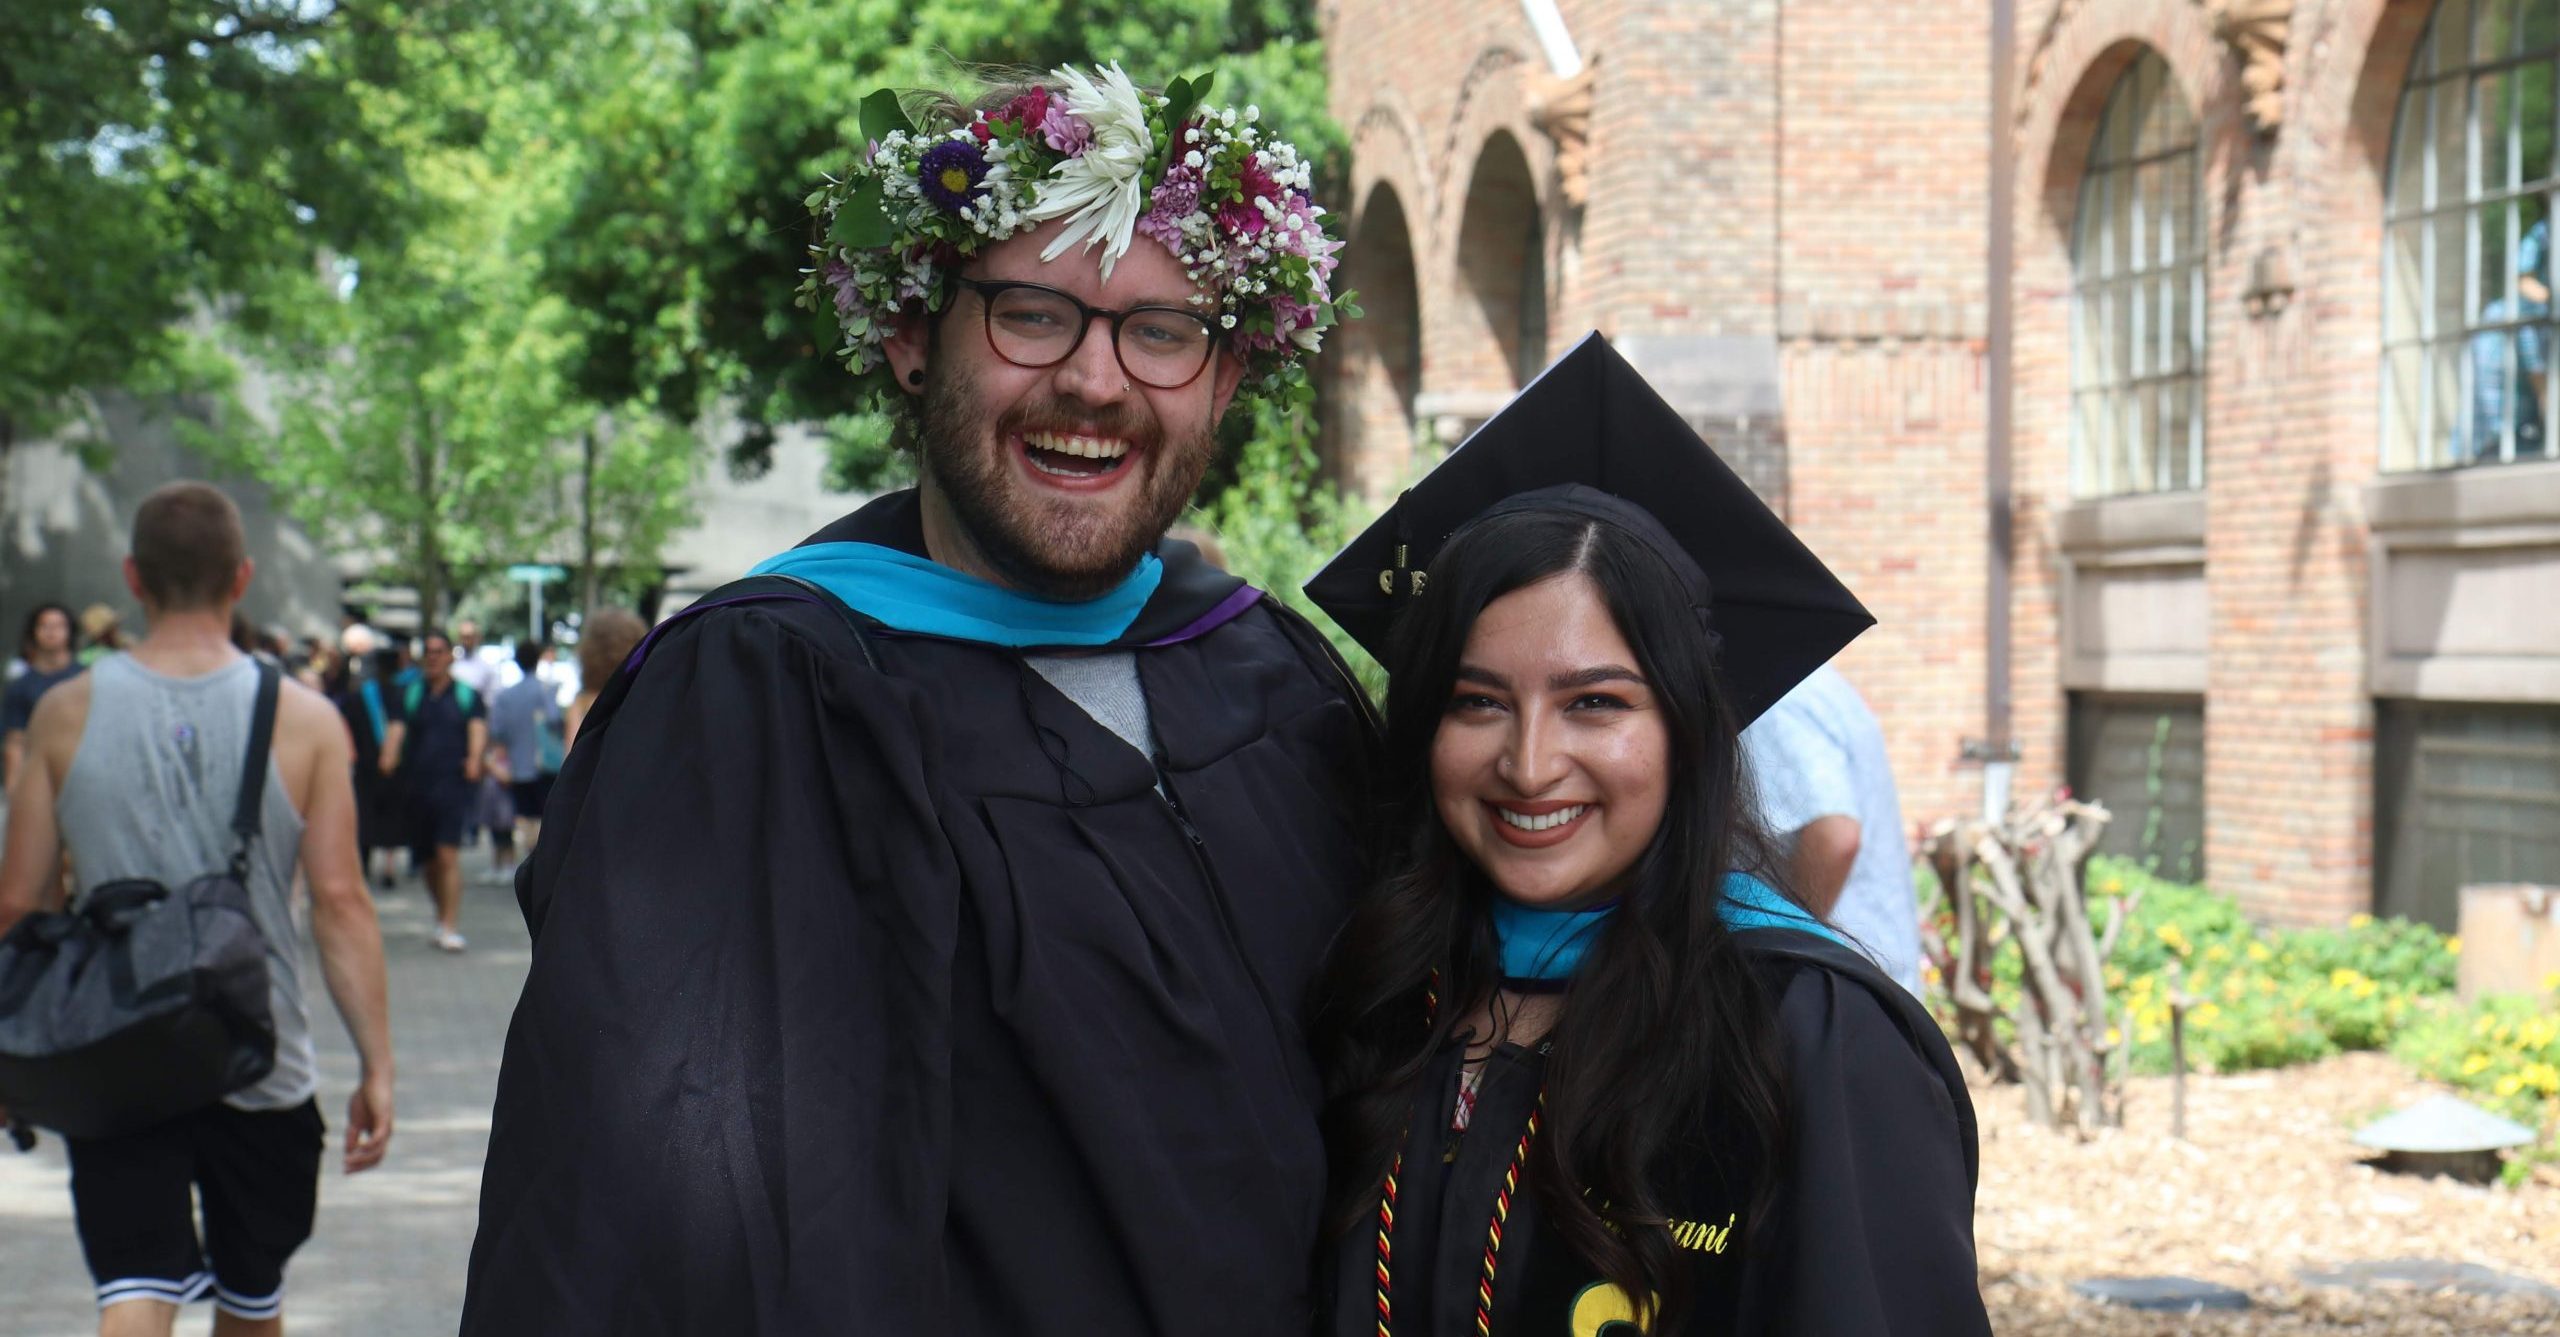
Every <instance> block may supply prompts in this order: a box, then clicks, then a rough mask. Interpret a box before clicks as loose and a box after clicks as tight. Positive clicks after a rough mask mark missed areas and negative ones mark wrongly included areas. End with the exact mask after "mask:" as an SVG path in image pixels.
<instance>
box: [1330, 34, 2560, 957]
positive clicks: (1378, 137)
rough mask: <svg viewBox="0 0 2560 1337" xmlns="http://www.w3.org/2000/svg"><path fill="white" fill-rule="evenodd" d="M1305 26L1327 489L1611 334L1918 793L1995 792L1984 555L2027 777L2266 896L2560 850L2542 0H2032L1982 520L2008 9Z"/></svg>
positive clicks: (2377, 883) (2273, 900)
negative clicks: (1317, 213)
mask: <svg viewBox="0 0 2560 1337" xmlns="http://www.w3.org/2000/svg"><path fill="white" fill-rule="evenodd" d="M2475 9H2476V11H2477V12H2476V13H2475V12H2474V11H2475ZM1322 19H1323V22H1324V24H1325V29H1326V32H1327V35H1328V50H1329V52H1330V59H1331V61H1332V75H1333V84H1332V86H1333V89H1334V93H1333V97H1334V111H1335V113H1336V115H1337V116H1338V117H1339V118H1340V120H1341V121H1342V123H1343V125H1344V126H1345V128H1346V129H1347V130H1348V131H1349V133H1350V135H1351V143H1352V148H1351V162H1350V164H1349V178H1350V181H1351V191H1350V199H1349V201H1348V204H1347V211H1348V212H1349V214H1350V223H1349V234H1350V236H1351V247H1350V249H1349V251H1348V252H1347V255H1346V260H1347V264H1346V268H1347V270H1348V272H1349V275H1350V278H1349V281H1350V283H1351V285H1352V286H1354V287H1356V288H1357V289H1358V290H1359V292H1360V294H1361V300H1362V304H1363V305H1364V306H1365V307H1366V308H1367V311H1368V319H1367V320H1366V321H1365V322H1363V323H1361V324H1359V325H1357V326H1355V327H1353V328H1352V329H1351V330H1349V331H1346V332H1345V334H1344V336H1343V337H1341V338H1340V339H1339V340H1338V341H1337V343H1336V344H1335V346H1334V348H1335V351H1334V352H1333V353H1332V354H1331V357H1330V362H1329V366H1328V369H1327V379H1326V390H1327V396H1328V397H1327V405H1328V407H1327V442H1328V451H1329V454H1330V456H1331V459H1332V461H1333V463H1334V465H1335V467H1336V468H1337V469H1338V470H1339V471H1340V473H1341V474H1342V476H1343V477H1344V478H1345V479H1346V480H1347V481H1348V482H1350V483H1351V484H1353V485H1355V486H1358V487H1361V488H1364V489H1367V490H1370V491H1373V492H1374V491H1377V490H1380V489H1385V488H1390V487H1392V486H1394V484H1395V482H1396V481H1397V480H1398V479H1400V478H1401V477H1402V476H1404V474H1405V473H1406V472H1407V471H1408V470H1409V469H1410V468H1411V467H1412V459H1413V448H1414V443H1415V442H1417V441H1427V440H1440V441H1449V440H1454V439H1456V438H1457V437H1459V436H1461V435H1463V433H1464V432H1465V431H1466V430H1467V429H1468V428H1469V427H1470V426H1471V425H1472V424H1473V423H1474V422H1476V421H1480V420H1481V419H1482V418H1483V417H1484V416H1485V414H1487V413H1488V412H1490V411H1491V408H1492V406H1494V405H1496V404H1499V403H1500V402H1501V401H1502V400H1503V398H1504V397H1506V396H1507V395H1508V394H1510V393H1511V392H1512V391H1513V390H1515V389H1516V388H1517V387H1518V386H1519V385H1520V384H1521V383H1522V382H1523V380H1524V379H1525V378H1526V377H1527V376H1529V375H1533V374H1534V373H1535V370H1536V369H1537V367H1539V366H1540V365H1542V364H1543V363H1544V362H1545V360H1546V359H1547V358H1548V357H1549V356H1551V355H1552V354H1553V353H1555V352H1559V351H1561V350H1562V349H1563V348H1564V347H1565V346H1567V345H1568V344H1569V343H1570V342H1571V341H1572V340H1573V339H1576V338H1578V337H1580V335H1581V334H1582V332H1584V331H1586V330H1590V329H1599V330H1601V331H1603V332H1605V333H1606V334H1608V335H1609V336H1610V337H1611V338H1612V339H1613V340H1614V341H1615V342H1616V343H1617V345H1618V346H1619V348H1620V349H1621V351H1623V352H1625V353H1627V354H1628V356H1629V357H1630V358H1631V360H1633V361H1635V362H1636V363H1637V364H1638V365H1639V366H1641V367H1643V368H1644V369H1645V371H1646V373H1647V374H1648V376H1650V377H1652V378H1653V379H1654V380H1655V382H1656V384H1657V385H1658V386H1660V387H1661V388H1662V389H1663V390H1664V391H1665V393H1666V396H1667V397H1669V398H1671V399H1672V400H1673V402H1674V404H1675V405H1676V406H1677V407H1679V408H1681V409H1682V411H1683V412H1684V413H1686V414H1687V415H1688V416H1689V417H1690V418H1691V420H1692V421H1693V422H1694V423H1696V424H1697V425H1698V426H1699V428H1700V429H1701V431H1702V432H1703V433H1704V434H1705V435H1706V436H1707V437H1708V439H1709V440H1710V441H1711V442H1713V443H1714V444H1715V445H1716V446H1717V448H1718V449H1719V450H1720V451H1723V452H1725V453H1726V454H1727V456H1728V457H1729V458H1731V459H1734V460H1735V461H1736V462H1737V464H1738V466H1739V467H1741V468H1742V469H1743V471H1744V472H1745V474H1746V476H1748V477H1750V478H1751V479H1752V481H1753V482H1754V484H1755V486H1758V487H1759V488H1760V489H1761V490H1762V491H1763V492H1764V494H1765V495H1767V496H1769V497H1770V498H1771V499H1772V500H1773V502H1775V503H1776V504H1778V505H1780V506H1781V507H1782V509H1784V510H1785V511H1786V513H1787V514H1788V515H1789V517H1790V519H1791V520H1792V522H1793V523H1794V524H1795V526H1796V527H1797V528H1798V530H1799V531H1801V532H1802V533H1803V534H1804V535H1805V536H1806V538H1807V540H1808V541H1809V542H1810V543H1811V544H1812V545H1813V546H1814V548H1815V549H1816V550H1817V551H1818V552H1820V553H1822V554H1823V556H1824V557H1825V558H1826V559H1827V560H1829V561H1830V562H1831V563H1832V565H1833V566H1834V567H1835V569H1837V570H1838V571H1839V572H1840V573H1841V574H1842V576H1843V577H1844V578H1845V579H1846V580H1847V581H1848V582H1849V583H1850V585H1851V586H1852V587H1853V588H1855V589H1856V590H1857V591H1858V592H1859V593H1860V595H1861V596H1862V597H1863V598H1865V600H1866V601H1867V603H1868V604H1869V606H1870V607H1872V608H1873V609H1874V610H1875V611H1876V613H1877V614H1878V616H1879V618H1880V619H1881V625H1880V626H1879V627H1878V629H1877V630H1876V631H1875V632H1874V633H1872V634H1870V635H1869V636H1867V637H1866V638H1864V639H1862V640H1861V641H1860V642H1859V643H1858V644H1857V645H1856V646H1854V647H1852V648H1851V650H1850V651H1849V652H1848V653H1847V655H1846V656H1845V657H1844V660H1843V668H1844V670H1845V671H1846V672H1847V673H1848V674H1849V676H1850V677H1851V678H1852V679H1853V680H1855V681H1856V682H1857V683H1858V685H1859V686H1860V688H1861V689H1862V690H1863V691H1865V693H1866V694H1867V696H1868V697H1869V699H1870V700H1871V701H1872V702H1873V703H1874V704H1875V705H1876V706H1877V709H1878V713H1879V715H1881V716H1882V717H1883V719H1884V721H1885V725H1886V729H1887V732H1888V735H1889V737H1890V740H1891V744H1892V749H1893V755H1894V760H1895V767H1896V771H1897V775H1898V778H1899V780H1900V783H1901V785H1902V789H1903V794H1904V802H1905V807H1906V809H1907V811H1908V813H1909V815H1911V816H1912V817H1913V818H1914V819H1926V818H1929V817H1932V816H1936V815H1941V814H1945V813H1949V812H1955V811H1961V810H1966V809H1970V808H1972V807H1973V806H1975V805H1976V804H1977V803H1978V802H1979V793H1980V788H1981V780H1980V775H1979V772H1978V768H1976V767H1974V766H1973V765H1972V764H1971V763H1968V762H1966V761H1964V760H1963V759H1962V756H1961V748H1962V746H1963V744H1964V742H1965V741H1966V740H1968V739H1980V738H1984V737H1986V736H1989V735H1990V734H1991V733H1992V732H1993V731H1994V729H1995V722H1994V721H1993V719H1992V716H1991V714H1990V707H1991V703H1990V697H1991V695H1992V694H1991V693H1990V691H1989V690H1988V681H1989V679H1988V674H1989V666H1990V664H1991V663H1992V662H1994V659H1993V651H1992V649H1991V647H1992V646H1993V644H1994V639H1993V638H1994V637H1995V636H2000V635H2001V633H2002V628H2001V627H2000V626H1999V623H2000V621H2001V619H2000V618H1998V617H1996V616H1994V614H1995V613H1996V612H1998V611H2000V609H1995V608H1994V596H1993V594H1992V593H1991V591H1992V590H1993V589H1994V588H1995V580H1994V573H1995V571H1997V570H2000V569H2003V568H2005V570H2006V573H2007V575H2006V583H2007V592H2006V595H2005V597H2004V598H2000V599H1999V600H1998V602H1999V604H2000V605H2001V607H2002V608H2004V609H2005V612H2006V614H2007V617H2006V622H2007V627H2006V633H2005V645H2006V650H2007V654H2008V658H2009V671H2008V673H2007V675H2006V677H2005V680H2004V681H2005V685H2006V686H2007V688H2008V695H2009V696H2010V698H2011V703H2012V704H2011V710H2010V736H2011V737H2012V738H2013V739H2014V740H2015V741H2016V743H2017V744H2018V746H2019V749H2020V761H2019V767H2018V772H2017V784H2018V787H2019V790H2020V792H2022V793H2031V792H2037V791H2041V790H2044V789H2047V788H2049V787H2051V786H2053V785H2056V784H2060V783H2063V782H2064V781H2066V780H2069V781H2070V782H2072V783H2074V784H2075V785H2076V786H2077V787H2079V788H2081V789H2082V790H2083V791H2085V792H2094V793H2096V794H2097V795H2098V796H2099V797H2101V798H2104V799H2106V800H2107V801H2108V802H2109V803H2110V806H2111V807H2113V808H2115V810H2116V811H2117V813H2118V814H2119V816H2118V821H2117V823H2116V825H2115V828H2114V830H2113V832H2112V833H2111V839H2112V840H2113V841H2115V842H2117V844H2118V846H2119V848H2121V849H2124V850H2126V851H2128V852H2133V853H2137V854H2142V855H2147V856H2150V857H2153V858H2156V859H2157V860H2158V861H2159V862H2160V863H2161V864H2162V865H2164V866H2165V867H2167V868H2169V869H2170V870H2172V871H2178V870H2185V871H2190V872H2200V873H2203V874H2205V875H2206V876H2208V877H2209V878H2210V879H2211V880H2212V881H2213V882H2214V883H2216V884H2217V885H2219V886H2222V887H2225V888H2227V889H2230V890H2233V891H2236V892H2238V893H2240V894H2241V895H2242V896H2243V897H2244V898H2246V899H2247V900H2248V901H2249V903H2250V904H2251V905H2252V906H2253V907H2254V908H2255V909H2256V910H2257V911H2258V912H2260V913H2262V914H2264V915H2267V916H2269V917H2273V918H2280V919H2288V920H2321V919H2335V918H2339V917H2343V916H2344V915H2346V914H2349V913H2351V912H2353V911H2356V910H2361V909H2366V908H2369V907H2371V908H2379V909H2382V910H2387V911H2398V912H2404V913H2410V914H2415V915H2422V916H2425V917H2428V918H2432V919H2436V920H2438V921H2439V922H2450V919H2451V915H2452V906H2453V894H2452V893H2453V888H2454V887H2455V886H2457V885H2459V884H2461V883H2466V882H2477V881H2503V880H2539V881H2545V882H2553V881H2560V600H2555V598H2554V595H2553V593H2552V592H2553V591H2555V590H2560V447H2555V437H2554V436H2553V434H2551V433H2550V432H2546V431H2545V428H2544V413H2545V409H2544V407H2543V406H2544V405H2545V404H2548V403H2550V402H2551V400H2552V392H2553V390H2554V388H2555V387H2553V385H2552V368H2553V366H2554V363H2555V360H2560V359H2556V358H2555V354H2560V349H2554V347H2553V344H2552V331H2551V329H2550V326H2549V320H2550V314H2551V306H2552V304H2551V298H2550V293H2549V289H2548V286H2547V285H2548V282H2549V278H2550V264H2549V258H2548V257H2549V250H2550V247H2549V228H2548V226H2547V224H2546V222H2545V220H2546V218H2547V214H2548V196H2549V192H2550V191H2551V190H2552V189H2554V188H2555V187H2554V182H2555V178H2554V170H2553V163H2552V155H2553V152H2554V139H2555V136H2554V126H2555V121H2560V98H2555V83H2560V0H2019V3H2018V6H2017V12H2016V15H2015V38H2014V44H2013V46H2012V64H2011V82H2010V87H2009V89H2008V109H2009V112H2010V114H2009V116H2008V117H2007V119H2006V123H2005V124H2004V125H2003V126H2002V127H2001V133H2002V134H2003V135H2004V136H2005V137H2006V139H2007V141H2008V143H2009V145H2010V146H2011V149H2012V152H2013V154H2014V159H2013V161H2014V166H2013V169H2012V170H2013V176H2012V179H2013V182H2014V189H2013V191H2012V192H2011V194H2010V197H2009V199H2008V201H2007V206H2008V208H2009V209H2010V210H2011V213H2010V216H2009V222H2010V225H2011V227H2012V229H2013V238H2014V240H2013V250H2012V258H2011V262H2010V264H2009V266H2008V274H2007V276H2006V277H2007V283H2006V285H2005V286H2006V288H2007V290H2008V293H2009V307H2008V316H2009V319H2010V321H2011V322H2012V328H2013V331H2014V333H2013V343H2012V347H2013V350H2014V352H2013V356H2012V359H2011V386H2012V391H2011V397H2010V404H2011V406H2012V414H2013V420H2012V425H2011V431H2010V432H2009V435H2008V442H2009V445H2008V450H2007V460H2006V462H2007V466H2008V472H2009V474H2010V476H2011V479H2012V480H2013V481H2012V486H2013V488H2014V496H2013V504H2012V509H2011V511H2010V517H2011V518H2010V521H2009V523H2008V525H2007V526H2006V532H2005V533H2004V534H1995V533H1994V532H1993V527H1992V525H1991V524H1990V522H1989V520H1988V518H1987V517H1988V516H1989V515H1990V513H1991V512H1990V510H1989V507H1988V506H1987V504H1986V477H1987V469H1986V465H1987V464H1988V463H1989V460H1988V448H1987V446H1986V415H1987V414H1988V413H1989V411H1990V409H1991V397H1990V392H1989V387H1990V385H1991V384H1992V375H1991V372H1992V364H1991V362H1990V360H1989V345H1988V342H1987V335H1988V333H1989V330H1990V327H1991V324H1992V322H1991V321H1990V320H1989V319H1988V317H1989V306H1988V304H1989V302H1990V301H1991V300H1992V299H1993V297H1992V295H1993V293H1994V292H1995V291H1996V290H1997V288H1996V286H1995V285H1994V284H1992V283H1991V282H1990V281H1989V277H1990V263H1989V260H1988V255H1989V251H1988V249H1987V245H1986V237H1987V236H1988V235H1989V234H1990V232H1991V231H1992V228H1991V222H1992V215H1991V210H1990V200H1991V191H1990V188H1989V184H1988V183H1989V180H1990V175H1991V171H1992V167H1993V163H1992V158H1993V155H1992V152H1991V145H1992V142H1993V140H1992V136H1991V133H1990V122H1991V119H1992V114H1993V113H1992V106H1993V100H1994V99H1993V95H1994V92H1995V89H1994V84H1993V74H1992V68H1993V64H1992V46H1991V32H1992V23H1993V14H1992V7H1991V5H1990V4H1989V3H1988V0H1960V2H1958V3H1946V4H1933V5H1913V4H1909V3H1901V2H1898V0H1897V2H1891V3H1889V2H1888V0H1667V2H1666V0H1519V2H1518V3H1509V2H1495V0H1486V2H1482V3H1457V2H1456V0H1393V2H1392V3H1390V2H1389V0H1327V3H1325V4H1324V5H1323V6H1322ZM1994 540H2002V541H2003V542H2001V543H1997V544H1995V542H1994ZM2001 547H2005V549H2006V552H2005V554H2003V553H2001V552H1999V551H1998V549H1999V548H2001Z"/></svg>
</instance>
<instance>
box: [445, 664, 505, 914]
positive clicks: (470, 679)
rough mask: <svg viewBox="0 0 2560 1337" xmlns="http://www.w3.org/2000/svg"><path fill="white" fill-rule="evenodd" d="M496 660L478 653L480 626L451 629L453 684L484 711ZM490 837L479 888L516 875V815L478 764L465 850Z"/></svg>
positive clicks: (500, 785) (490, 772)
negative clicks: (466, 690)
mask: <svg viewBox="0 0 2560 1337" xmlns="http://www.w3.org/2000/svg"><path fill="white" fill-rule="evenodd" d="M501 672H502V670H501V668H500V665H499V663H498V661H497V660H494V659H491V658H489V657H488V656H487V655H485V654H483V653H482V646H481V640H480V624H479V623H477V622H474V621H472V620H471V619H470V618H467V617H466V618H464V619H462V620H461V621H460V622H456V623H454V624H453V680H454V681H455V682H458V683H461V684H462V685H463V686H465V687H468V688H470V689H471V692H472V695H474V696H477V697H479V698H480V700H481V702H482V703H483V704H484V705H485V704H487V703H490V702H494V701H496V700H497V699H498V689H499V687H500V686H501V685H502V684H503V679H502V677H501ZM484 831H485V832H487V833H488V835H489V866H488V867H487V868H484V869H482V870H481V872H480V874H479V875H478V876H477V877H476V878H475V879H474V881H476V882H477V883H479V884H480V885H482V886H498V885H501V884H503V883H504V882H506V881H507V880H508V879H509V878H510V877H512V876H513V875H514V871H515V839H516V835H515V814H514V812H513V810H512V805H511V804H510V803H509V802H508V800H507V786H506V777H504V776H502V775H500V774H499V773H498V771H497V768H496V767H493V766H490V765H488V764H487V759H486V758H483V759H482V765H481V767H480V779H479V781H478V783H477V784H475V785H474V786H473V793H472V801H471V811H470V812H469V813H468V814H467V815H465V817H464V819H463V823H462V843H463V846H464V847H465V848H469V847H472V846H476V845H478V844H479V843H480V834H481V833H482V832H484Z"/></svg>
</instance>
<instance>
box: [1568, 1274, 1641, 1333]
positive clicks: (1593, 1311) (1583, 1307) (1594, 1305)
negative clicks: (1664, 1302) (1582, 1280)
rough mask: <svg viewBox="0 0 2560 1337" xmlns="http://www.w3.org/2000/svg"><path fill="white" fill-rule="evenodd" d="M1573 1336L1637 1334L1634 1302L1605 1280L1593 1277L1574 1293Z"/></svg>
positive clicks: (1638, 1327) (1637, 1326)
mask: <svg viewBox="0 0 2560 1337" xmlns="http://www.w3.org/2000/svg"><path fill="white" fill-rule="evenodd" d="M1571 1321H1572V1324H1573V1337H1638V1334H1641V1333H1642V1332H1643V1331H1644V1325H1643V1324H1641V1323H1639V1322H1637V1321H1636V1302H1635V1301H1633V1300H1631V1299H1628V1298H1627V1293H1626V1292H1625V1291H1622V1290H1620V1289H1618V1288H1617V1287H1616V1286H1614V1285H1612V1284H1610V1283H1609V1282H1605V1281H1595V1282H1593V1283H1591V1284H1590V1285H1588V1286H1585V1287H1583V1288H1582V1291H1581V1293H1580V1294H1577V1295H1575V1296H1574V1297H1573V1313H1572V1316H1571Z"/></svg>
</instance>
